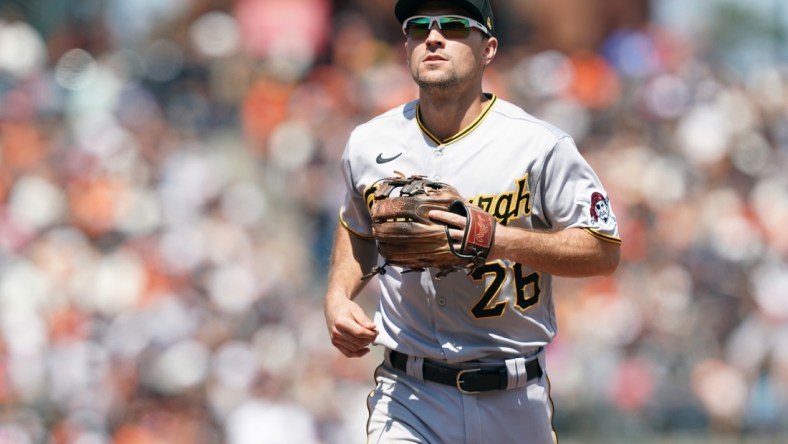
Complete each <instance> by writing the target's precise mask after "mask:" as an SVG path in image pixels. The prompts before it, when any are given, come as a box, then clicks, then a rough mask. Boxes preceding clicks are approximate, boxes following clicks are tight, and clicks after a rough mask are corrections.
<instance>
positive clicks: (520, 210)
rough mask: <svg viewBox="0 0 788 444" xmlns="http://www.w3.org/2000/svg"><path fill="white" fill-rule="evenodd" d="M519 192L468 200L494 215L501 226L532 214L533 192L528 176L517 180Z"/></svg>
mask: <svg viewBox="0 0 788 444" xmlns="http://www.w3.org/2000/svg"><path fill="white" fill-rule="evenodd" d="M515 183H516V184H517V191H510V192H508V193H503V194H498V195H495V196H486V195H484V194H482V195H479V196H477V197H474V198H471V199H468V200H469V201H470V202H471V203H474V204H476V205H478V206H479V207H480V208H481V209H483V210H484V211H486V212H488V213H490V214H492V215H493V216H495V218H496V219H497V220H498V223H500V224H501V225H507V224H508V223H509V222H510V221H512V220H514V219H517V218H520V217H525V216H529V215H530V214H531V192H530V191H529V190H528V175H527V174H526V175H525V176H523V177H521V178H519V179H517V180H516V181H515Z"/></svg>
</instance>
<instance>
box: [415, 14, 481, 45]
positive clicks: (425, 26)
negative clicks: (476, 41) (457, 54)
mask: <svg viewBox="0 0 788 444" xmlns="http://www.w3.org/2000/svg"><path fill="white" fill-rule="evenodd" d="M434 23H437V24H438V29H440V31H441V34H443V36H444V37H446V38H447V39H461V38H465V37H468V35H469V34H470V33H471V28H478V29H479V30H480V31H482V32H483V33H484V34H485V35H487V36H490V31H488V30H487V28H486V27H485V26H484V25H482V24H481V23H479V22H477V21H476V20H474V19H472V18H468V17H463V16H460V15H438V16H430V15H417V16H414V17H410V18H409V19H407V20H405V21H404V22H402V32H403V33H404V34H405V36H407V37H413V38H418V39H422V38H424V37H427V35H428V34H429V33H430V30H431V29H432V25H433V24H434Z"/></svg>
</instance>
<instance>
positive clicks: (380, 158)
mask: <svg viewBox="0 0 788 444" xmlns="http://www.w3.org/2000/svg"><path fill="white" fill-rule="evenodd" d="M401 155H402V153H399V154H397V155H396V156H394V157H383V153H380V154H378V157H377V158H376V159H375V162H377V163H386V162H391V161H392V160H394V159H396V158H397V157H399V156H401Z"/></svg>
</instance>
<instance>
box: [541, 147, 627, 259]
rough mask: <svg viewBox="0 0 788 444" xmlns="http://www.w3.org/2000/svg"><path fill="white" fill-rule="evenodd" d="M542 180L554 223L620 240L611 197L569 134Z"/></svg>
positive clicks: (545, 168)
mask: <svg viewBox="0 0 788 444" xmlns="http://www.w3.org/2000/svg"><path fill="white" fill-rule="evenodd" d="M540 182H541V184H540V185H541V187H542V189H543V190H544V191H543V197H542V198H543V199H544V200H543V202H544V205H545V206H546V211H545V215H546V216H547V218H548V220H549V222H550V225H551V226H553V227H557V228H559V229H566V228H583V229H585V230H586V231H588V232H589V233H590V234H592V235H594V236H596V237H598V238H601V239H603V240H606V241H609V242H614V243H620V242H621V238H620V236H619V232H618V224H617V223H616V216H615V214H614V213H613V208H612V206H611V204H610V198H609V196H608V195H607V192H606V191H605V189H604V188H603V187H602V183H601V181H600V180H599V178H598V177H597V175H596V173H595V172H594V170H593V169H592V168H591V166H590V165H589V164H588V162H587V161H586V160H585V159H584V158H583V157H582V156H581V155H580V152H579V151H578V150H577V147H576V146H575V143H574V141H573V140H572V139H571V138H570V137H562V138H561V139H559V140H558V142H557V143H556V144H555V146H554V147H553V150H552V151H551V152H550V154H549V155H548V156H547V157H546V159H545V164H544V166H543V173H542V175H541V178H540Z"/></svg>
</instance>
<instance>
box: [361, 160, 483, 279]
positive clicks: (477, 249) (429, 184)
mask: <svg viewBox="0 0 788 444" xmlns="http://www.w3.org/2000/svg"><path fill="white" fill-rule="evenodd" d="M398 174H399V173H398ZM365 198H366V200H367V205H368V207H369V210H370V214H371V216H372V234H373V236H374V237H375V240H376V241H377V244H378V251H379V252H380V255H381V256H383V258H384V259H385V260H386V262H385V263H384V264H383V265H382V266H379V267H376V268H375V269H374V270H373V271H372V272H371V273H369V274H367V275H366V276H365V277H364V278H368V277H371V276H373V275H375V274H378V273H380V274H384V273H385V272H386V270H385V267H386V266H387V265H397V266H400V267H403V268H405V269H406V271H424V269H425V268H427V267H434V268H438V269H439V270H440V271H439V272H438V274H437V275H436V276H437V277H442V276H445V275H447V274H448V273H451V272H453V271H458V270H465V271H467V272H468V273H470V272H471V271H473V269H475V268H476V267H478V266H479V265H481V264H483V263H484V261H485V259H486V258H487V255H488V254H489V252H490V248H491V247H492V244H493V239H494V236H495V223H496V221H495V218H494V217H493V216H491V215H490V214H488V213H486V212H485V211H484V210H482V209H481V208H479V207H477V206H475V205H473V204H471V203H469V202H467V201H466V200H465V199H463V198H462V196H461V195H460V194H459V192H457V190H456V189H455V188H454V187H452V186H451V185H448V184H445V183H442V182H434V181H431V180H429V179H426V178H425V177H424V176H410V177H405V176H404V175H400V176H395V177H387V178H384V179H381V180H379V181H377V182H375V183H374V184H373V185H372V186H370V187H369V188H368V189H367V190H366V191H365ZM431 210H443V211H450V212H453V213H456V214H459V215H461V216H463V217H465V218H466V226H465V230H464V235H463V239H462V242H460V243H458V244H456V245H455V243H454V242H452V240H451V239H450V237H449V228H455V229H458V228H460V227H450V226H447V225H446V224H443V223H440V222H437V221H433V220H431V219H430V218H429V216H428V214H429V212H430V211H431Z"/></svg>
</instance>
